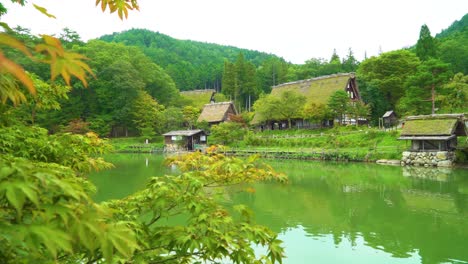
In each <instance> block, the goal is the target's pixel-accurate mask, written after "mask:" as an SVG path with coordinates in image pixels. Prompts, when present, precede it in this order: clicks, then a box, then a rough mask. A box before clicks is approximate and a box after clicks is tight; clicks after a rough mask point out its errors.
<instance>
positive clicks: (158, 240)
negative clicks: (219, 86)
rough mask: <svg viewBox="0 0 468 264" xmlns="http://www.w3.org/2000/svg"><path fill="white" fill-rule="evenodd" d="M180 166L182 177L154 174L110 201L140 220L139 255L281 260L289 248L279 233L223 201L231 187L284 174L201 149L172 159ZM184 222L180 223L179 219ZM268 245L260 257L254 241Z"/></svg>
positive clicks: (127, 217) (156, 259) (119, 212)
mask: <svg viewBox="0 0 468 264" xmlns="http://www.w3.org/2000/svg"><path fill="white" fill-rule="evenodd" d="M168 163H169V165H177V167H178V169H180V170H181V172H182V174H181V175H178V176H163V177H153V178H152V179H151V180H150V182H149V184H148V186H147V188H145V189H144V190H142V191H140V192H138V193H136V194H134V195H131V196H129V197H127V198H126V199H122V200H117V201H112V202H109V203H108V205H109V206H110V207H111V208H113V209H115V217H116V218H117V219H119V220H123V221H128V222H132V223H136V225H135V233H137V234H138V239H139V243H140V249H139V250H137V251H136V252H135V255H134V259H135V260H138V261H141V260H145V261H149V260H151V262H152V263H162V262H175V263H194V262H196V261H201V260H203V261H212V262H217V261H220V260H221V259H229V260H230V261H232V262H233V263H265V262H266V263H270V262H276V261H278V262H281V258H282V256H283V249H282V248H281V246H280V243H281V241H280V240H278V239H277V237H276V234H274V233H273V232H272V231H270V230H269V229H267V228H266V227H263V226H259V225H255V224H254V223H253V219H252V217H251V212H250V211H249V210H248V209H247V208H246V207H245V206H243V205H237V206H234V212H233V213H231V212H230V210H228V209H227V208H225V207H223V206H221V205H220V204H219V202H218V201H219V199H220V197H221V196H224V197H225V196H226V195H229V192H226V186H230V188H229V189H232V188H233V187H232V186H234V185H235V186H238V188H236V189H237V190H247V191H251V188H250V187H247V186H245V185H243V184H245V183H251V182H254V181H258V180H280V181H285V177H284V176H283V175H277V174H274V173H272V170H271V168H269V167H267V166H266V165H263V164H261V163H258V162H257V160H256V159H255V158H251V159H249V160H248V161H244V160H240V159H237V158H229V157H226V156H224V155H222V154H217V153H215V152H210V153H209V154H208V155H204V154H201V153H199V152H196V153H192V154H188V155H186V156H180V157H176V158H174V159H170V160H169V161H168ZM178 223H180V224H178ZM253 244H255V245H259V246H264V247H266V249H267V255H266V256H260V257H259V258H258V259H257V256H256V255H255V252H254V249H253V248H252V246H251V245H253Z"/></svg>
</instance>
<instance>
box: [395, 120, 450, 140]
mask: <svg viewBox="0 0 468 264" xmlns="http://www.w3.org/2000/svg"><path fill="white" fill-rule="evenodd" d="M457 122H458V119H421V120H407V121H406V122H405V125H404V127H403V131H402V132H401V135H402V136H436V135H437V136H439V135H447V136H449V135H452V134H453V133H454V131H455V128H456V124H457Z"/></svg>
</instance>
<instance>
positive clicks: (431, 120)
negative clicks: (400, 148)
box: [399, 114, 468, 152]
mask: <svg viewBox="0 0 468 264" xmlns="http://www.w3.org/2000/svg"><path fill="white" fill-rule="evenodd" d="M467 135H468V132H467V129H466V125H465V121H464V115H463V114H443V115H422V116H409V117H407V118H406V120H405V123H404V126H403V131H402V132H401V136H400V138H399V139H401V140H411V147H410V151H412V152H424V151H453V150H454V149H455V148H456V146H457V136H467Z"/></svg>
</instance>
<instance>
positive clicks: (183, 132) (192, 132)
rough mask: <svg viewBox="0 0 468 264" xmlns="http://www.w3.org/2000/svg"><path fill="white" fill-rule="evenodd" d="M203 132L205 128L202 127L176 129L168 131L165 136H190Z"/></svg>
mask: <svg viewBox="0 0 468 264" xmlns="http://www.w3.org/2000/svg"><path fill="white" fill-rule="evenodd" d="M201 132H203V130H201V129H195V130H175V131H171V132H167V133H165V134H163V136H186V137H190V136H193V135H196V134H198V133H201Z"/></svg>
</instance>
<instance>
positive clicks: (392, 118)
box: [379, 110, 398, 128]
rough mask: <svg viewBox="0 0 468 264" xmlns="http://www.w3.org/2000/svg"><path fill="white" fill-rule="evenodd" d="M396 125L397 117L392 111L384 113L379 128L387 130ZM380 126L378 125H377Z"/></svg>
mask: <svg viewBox="0 0 468 264" xmlns="http://www.w3.org/2000/svg"><path fill="white" fill-rule="evenodd" d="M397 124H398V117H397V115H396V114H395V112H394V111H393V110H390V111H387V112H385V114H384V115H383V116H382V119H381V126H382V127H384V128H389V127H393V126H396V125H397ZM379 125H380V124H379Z"/></svg>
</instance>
